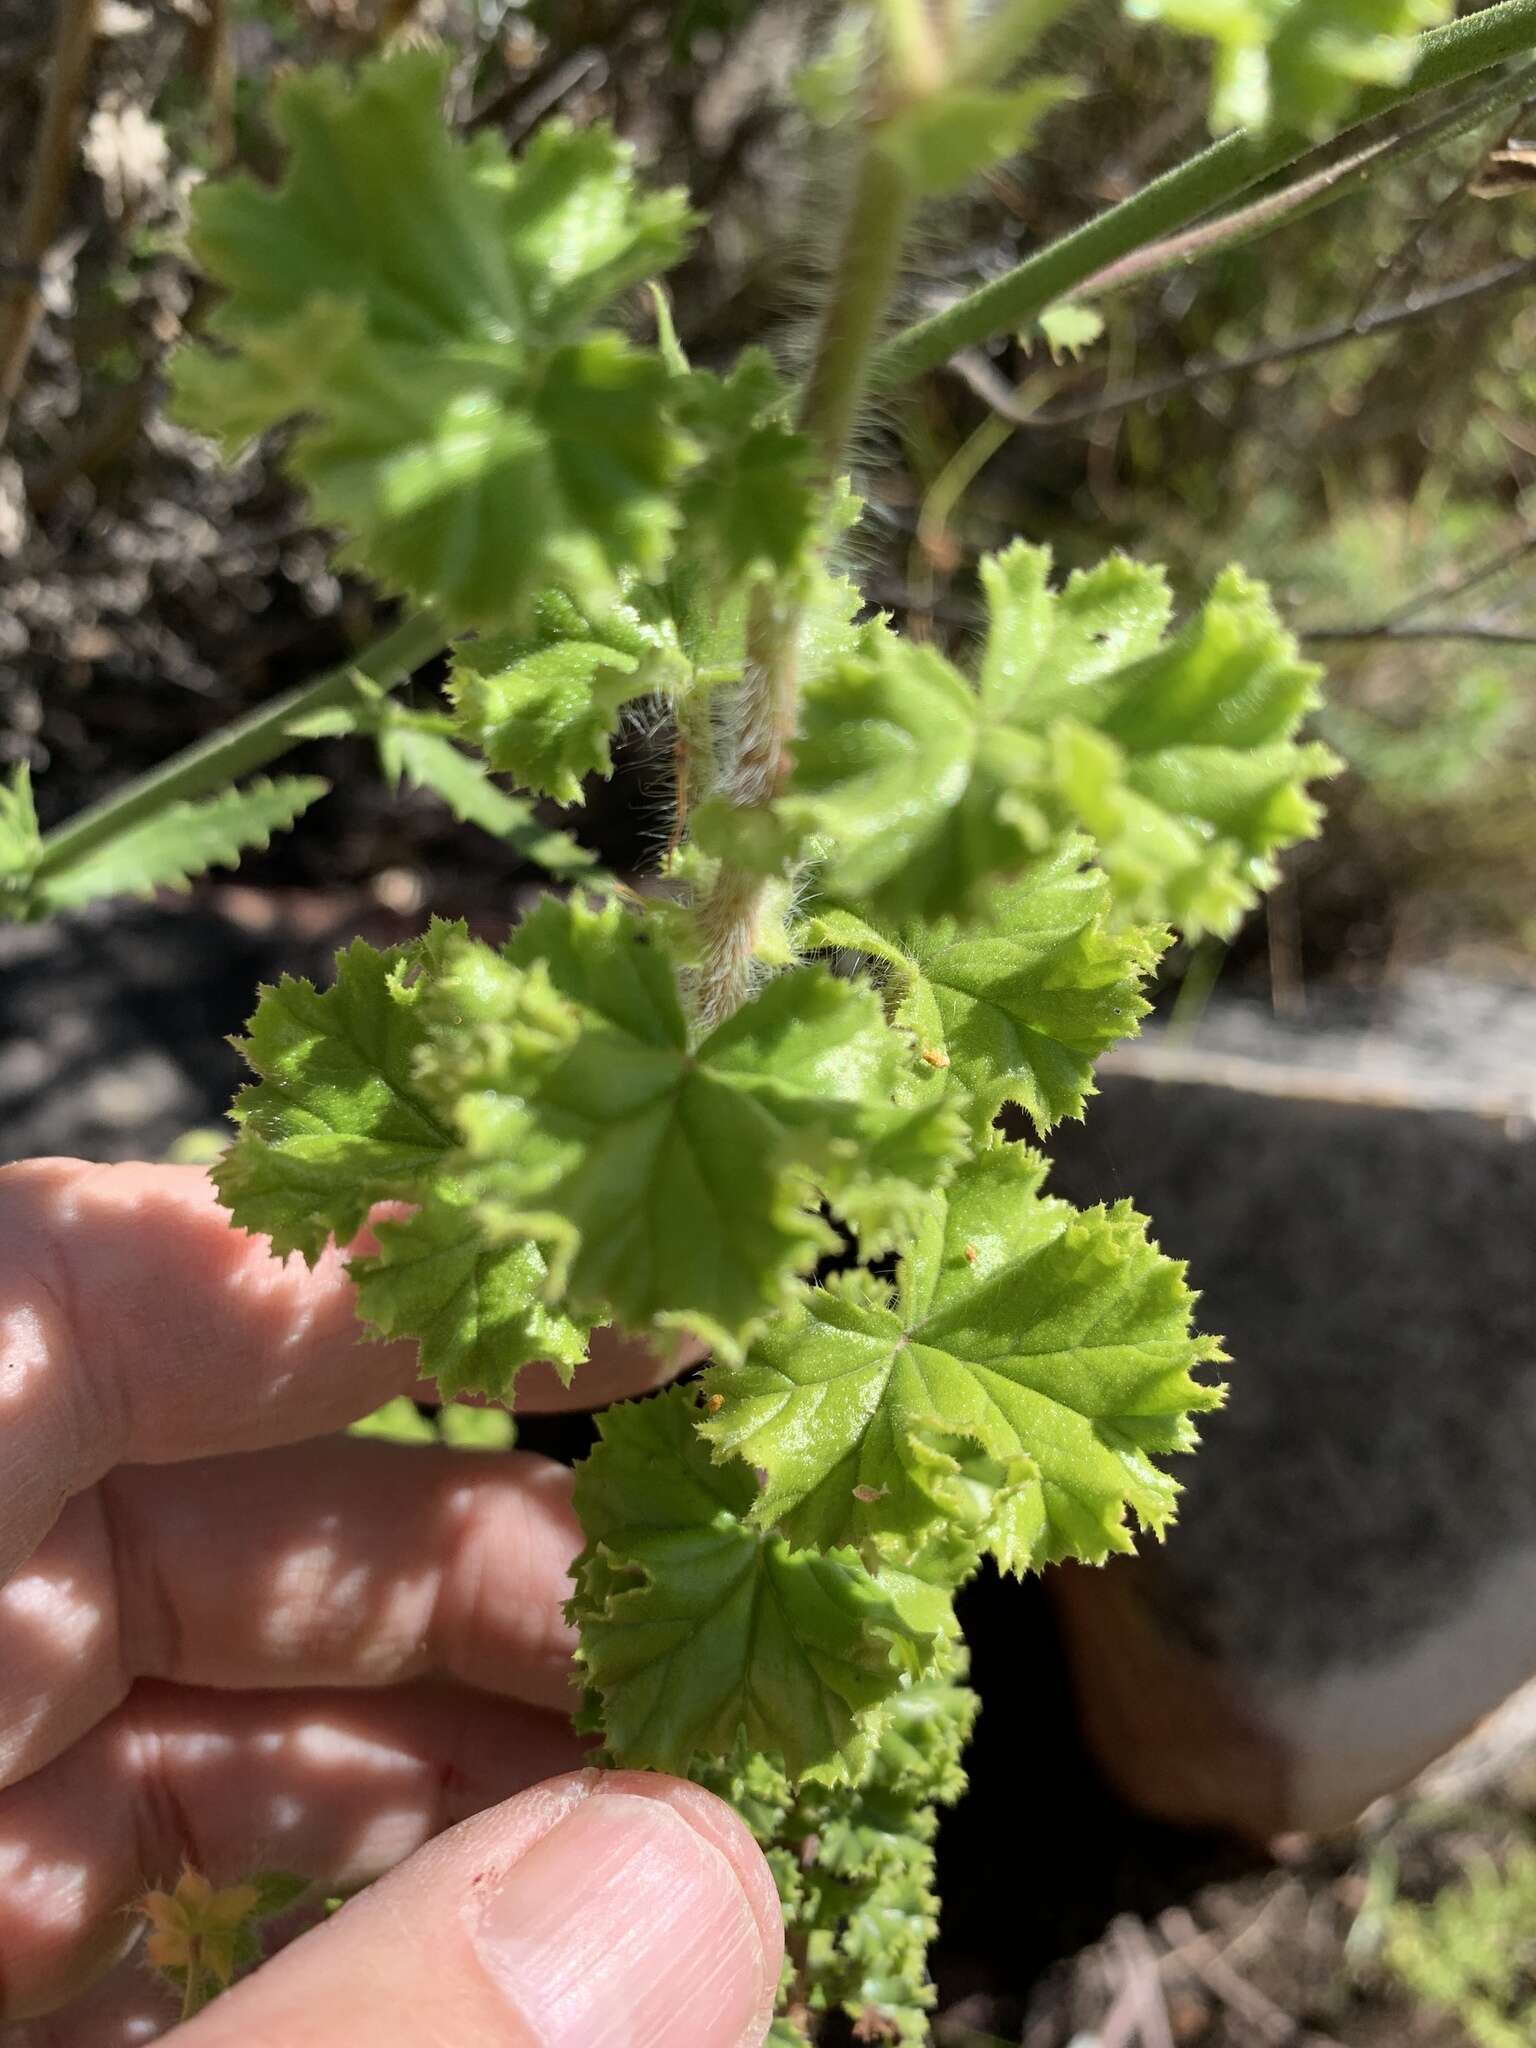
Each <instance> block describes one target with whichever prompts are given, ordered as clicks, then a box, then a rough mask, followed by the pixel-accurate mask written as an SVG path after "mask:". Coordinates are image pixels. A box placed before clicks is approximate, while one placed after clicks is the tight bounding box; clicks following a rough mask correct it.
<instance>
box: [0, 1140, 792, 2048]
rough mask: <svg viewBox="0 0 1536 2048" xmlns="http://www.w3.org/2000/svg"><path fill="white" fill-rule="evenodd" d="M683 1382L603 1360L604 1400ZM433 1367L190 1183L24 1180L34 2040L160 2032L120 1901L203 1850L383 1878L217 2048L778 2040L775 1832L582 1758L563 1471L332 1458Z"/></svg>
mask: <svg viewBox="0 0 1536 2048" xmlns="http://www.w3.org/2000/svg"><path fill="white" fill-rule="evenodd" d="M654 1370H655V1368H654V1367H653V1366H649V1365H648V1364H645V1363H642V1362H641V1361H640V1359H639V1357H638V1355H637V1354H636V1353H635V1352H634V1351H633V1350H632V1349H631V1350H629V1351H627V1352H626V1351H625V1350H624V1349H623V1347H617V1348H614V1347H610V1350H609V1353H608V1354H607V1356H606V1358H603V1359H599V1358H594V1361H593V1363H592V1365H591V1367H590V1368H588V1369H587V1375H586V1379H585V1383H584V1386H583V1384H582V1382H581V1381H580V1380H579V1381H578V1390H579V1391H584V1392H585V1393H586V1397H587V1399H588V1400H593V1399H596V1400H601V1399H605V1398H608V1397H609V1396H611V1395H612V1394H613V1393H615V1392H618V1391H620V1390H622V1389H623V1388H624V1387H625V1386H628V1387H629V1388H631V1389H632V1388H633V1387H635V1386H636V1385H638V1384H643V1380H644V1376H645V1375H646V1374H647V1373H649V1374H651V1375H654ZM414 1377H415V1347H414V1345H411V1344H373V1343H368V1342H365V1341H363V1340H362V1339H361V1337H360V1335H359V1332H358V1330H357V1328H356V1326H355V1324H354V1320H353V1308H352V1288H351V1284H350V1282H349V1281H348V1279H347V1274H346V1265H345V1260H344V1258H343V1257H341V1256H340V1255H337V1254H328V1255H327V1256H326V1257H325V1258H324V1259H322V1260H321V1262H320V1264H319V1265H318V1266H317V1267H316V1269H315V1270H314V1272H313V1273H310V1272H306V1271H305V1269H304V1268H303V1266H302V1264H301V1263H300V1262H299V1261H298V1260H296V1259H291V1260H288V1261H286V1262H285V1263H282V1264H279V1263H278V1262H277V1261H276V1260H274V1259H272V1258H271V1257H270V1256H269V1254H268V1249H267V1247H266V1245H265V1244H264V1243H263V1242H262V1241H260V1240H253V1239H251V1238H249V1237H246V1236H244V1235H241V1234H240V1233H238V1232H235V1231H233V1230H231V1229H230V1227H229V1223H228V1219H227V1217H226V1216H225V1215H224V1212H223V1211H222V1210H221V1209H219V1208H218V1206H217V1205H216V1203H215V1202H214V1200H213V1197H212V1194H211V1191H210V1190H209V1187H208V1184H207V1181H206V1179H205V1178H204V1176H203V1175H202V1174H201V1173H200V1172H198V1171H196V1170H194V1169H191V1168H179V1167H139V1166H122V1167H90V1166H83V1165H81V1164H79V1163H77V1162H72V1161H66V1160H43V1161H34V1162H29V1163H28V1164H26V1165H24V1166H18V1167H11V1168H8V1169H6V1170H4V1171H3V1172H0V2022H3V2021H11V2022H13V2024H12V2025H10V2026H3V2025H0V2042H3V2043H4V2044H5V2048H128V2044H129V2043H137V2042H143V2041H146V2040H150V2039H153V2038H155V2037H156V2035H157V2034H158V2033H159V2032H160V2031H162V2029H163V2028H164V2026H165V2024H166V2023H167V2021H166V2010H165V2006H164V2002H163V1999H162V1998H161V1996H160V1994H159V1992H158V1990H157V1988H156V1987H155V1986H154V1985H153V1984H152V1983H151V1981H150V1979H149V1978H148V1976H147V1975H146V1974H145V1973H144V1972H143V1971H142V1970H141V1969H140V1968H139V1967H138V1965H137V1963H136V1962H135V1960H134V1959H133V1958H132V1957H131V1956H130V1957H128V1958H127V1959H126V1960H125V1959H124V1952H125V1950H126V1949H127V1947H128V1944H129V1941H130V1939H131V1936H132V1933H133V1927H134V1923H133V1918H132V1915H131V1914H130V1913H129V1912H128V1911H127V1910H126V1909H127V1908H128V1907H129V1906H130V1904H131V1902H132V1900H133V1899H134V1898H135V1897H136V1896H138V1895H139V1894H141V1893H143V1892H144V1891H145V1890H146V1889H148V1888H150V1887H152V1886H156V1885H165V1886H169V1885H172V1884H174V1882H175V1880H176V1877H177V1874H178V1871H179V1870H180V1868H181V1866H182V1865H183V1863H186V1864H189V1865H191V1866H192V1867H194V1868H196V1869H197V1870H199V1871H202V1872H204V1873H205V1874H207V1875H208V1876H209V1877H210V1878H211V1879H212V1880H213V1882H214V1883H215V1884H221V1885H222V1884H230V1883H235V1882H238V1881H239V1880H241V1879H243V1878H245V1877H247V1876H249V1875H250V1874H251V1873H252V1872H253V1871H255V1870H258V1869H266V1870H290V1871H295V1872H300V1873H302V1874H303V1875H305V1876H307V1877H310V1878H313V1879H314V1880H316V1881H317V1883H318V1884H319V1885H320V1886H321V1887H323V1888H324V1889H326V1890H330V1891H335V1890H338V1889H342V1890H346V1889H350V1888H352V1887H354V1886H357V1885H361V1884H364V1883H367V1882H368V1881H370V1880H372V1879H375V1878H380V1877H381V1876H383V1873H385V1872H386V1871H388V1872H390V1873H391V1874H390V1875H388V1876H387V1877H383V1881H382V1882H381V1883H379V1884H377V1885H375V1886H373V1887H372V1888H371V1889H370V1890H368V1891H366V1892H364V1893H363V1894H362V1895H361V1896H360V1897H359V1898H357V1899H355V1900H354V1901H353V1902H352V1903H350V1904H349V1905H347V1906H346V1907H345V1908H344V1909H343V1910H342V1911H341V1912H340V1913H339V1914H337V1915H336V1916H335V1917H334V1918H332V1919H330V1920H328V1921H326V1922H324V1923H323V1924H322V1925H320V1926H318V1927H316V1928H314V1929H313V1931H311V1932H310V1933H308V1934H306V1935H304V1936H302V1938H300V1939H299V1940H298V1941H296V1942H295V1943H294V1944H293V1945H292V1946H291V1947H289V1948H287V1949H285V1950H284V1951H283V1952H282V1953H281V1955H279V1956H278V1957H277V1958H276V1959H275V1960H274V1961H272V1962H270V1963H268V1964H267V1965H266V1966H264V1967H263V1968H262V1969H261V1970H259V1971H258V1972H257V1973H256V1974H255V1975H254V1976H252V1977H250V1978H248V1979H247V1980H246V1981H245V1982H244V1983H242V1984H240V1985H238V1986H237V1987H236V1988H235V1989H234V1990H233V1991H231V1992H230V1993H228V1994H227V1995H225V1996H224V1997H221V1998H220V1999H218V2000H217V2001H216V2002H215V2003H214V2004H213V2005H212V2006H210V2007H209V2008H208V2009H207V2010H206V2012H205V2013H204V2014H203V2015H202V2016H201V2017H199V2018H196V2019H194V2020H192V2021H190V2022H189V2023H188V2024H187V2026H186V2027H185V2029H184V2030H182V2032H181V2034H180V2036H179V2038H180V2039H182V2040H184V2041H185V2042H186V2043H187V2044H188V2048H237V2044H238V2048H255V2044H257V2043H271V2044H274V2048H275V2044H277V2043H281V2044H282V2048H358V2044H366V2048H662V2044H663V2043H666V2044H668V2048H756V2044H757V2043H759V2042H760V2041H761V2039H762V2036H763V2033H764V2031H765V2029H766V2027H767V2023H768V2015H769V2013H770V2011H771V2004H772V1996H773V1990H774V1985H775V1983H776V1980H777V1976H778V1965H779V1956H780V1951H781V1931H780V1926H779V1915H778V1905H777V1900H776V1898H775V1895H774V1889H773V1883H772V1879H771V1877H770V1875H769V1872H768V1869H767V1866H766V1864H765V1863H764V1861H763V1859H762V1856H761V1854H760V1853H759V1851H758V1849H757V1847H756V1844H755V1843H754V1842H753V1841H752V1838H751V1836H750V1834H749V1833H748V1832H747V1830H746V1829H745V1827H744V1826H743V1825H742V1823H741V1822H740V1821H739V1820H738V1819H737V1818H736V1816H735V1815H734V1814H733V1813H731V1812H730V1810H729V1809H728V1808H727V1807H725V1806H724V1805H722V1804H721V1803H720V1802H719V1801H717V1800H715V1799H713V1798H712V1797H711V1796H710V1795H709V1794H707V1793H705V1792H703V1791H702V1790H700V1789H699V1788H698V1787H696V1786H692V1785H686V1784H683V1783H681V1782H679V1781H677V1780H675V1779H669V1778H663V1777H658V1776H652V1775H649V1774H639V1773H611V1774H610V1773H599V1772H594V1771H590V1770H582V1769H581V1768H580V1765H581V1761H582V1752H581V1746H580V1744H579V1743H578V1741H577V1739H576V1738H575V1736H574V1735H573V1734H572V1733H571V1730H570V1727H569V1723H568V1718H567V1717H568V1713H569V1708H570V1704H571V1692H570V1675H571V1674H570V1651H571V1647H572V1644H571V1637H570V1632H569V1630H568V1628H567V1625H566V1623H565V1622H564V1620H563V1618H562V1614H561V1605H562V1602H563V1600H564V1598H565V1596H566V1593H567V1591H568V1578H567V1567H568V1564H569V1561H570V1559H571V1557H572V1555H573V1554H574V1552H575V1550H576V1549H577V1548H578V1547H579V1544H580V1541H581V1537H580V1530H579V1527H578V1525H577V1522H576V1518H575V1515H574V1513H573V1511H572V1508H571V1503H570V1482H569V1475H568V1474H567V1473H566V1472H564V1471H563V1470H562V1469H561V1468H560V1467H559V1466H557V1465H554V1464H552V1463H550V1462H549V1461H548V1460H546V1459H542V1458H537V1457H534V1456H531V1455H529V1454H528V1453H525V1452H513V1453H511V1454H509V1455H507V1456H504V1457H494V1458H491V1457H475V1456H469V1455H466V1454H464V1453H461V1452H454V1451H449V1450H446V1449H444V1450H438V1449H432V1448H423V1447H416V1446H411V1447H401V1446H396V1445H392V1444H386V1443H377V1442H365V1441H360V1440H357V1439H353V1438H347V1437H335V1436H332V1437H329V1438H327V1439H324V1440H320V1441H315V1440H312V1439H315V1438H316V1437H317V1433H320V1432H326V1431H334V1430H338V1429H340V1428H341V1427H342V1426H343V1425H344V1424H346V1423H348V1422H350V1421H352V1420H354V1419H355V1418H356V1417H358V1416H359V1415H362V1414H365V1413H367V1412H368V1411H370V1410H371V1409H373V1408H375V1407H377V1406H378V1405H379V1404H380V1402H382V1401H383V1400H385V1399H387V1398H388V1397H389V1396H390V1395H392V1394H395V1393H400V1392H404V1391H406V1390H408V1389H409V1387H410V1386H411V1385H412V1383H413V1381H414ZM530 1377H533V1375H530ZM542 1391H543V1395H544V1401H543V1405H548V1406H556V1405H561V1402H560V1394H559V1389H558V1384H557V1383H556V1382H555V1381H554V1380H553V1377H552V1376H551V1377H550V1378H549V1380H548V1382H547V1384H546V1385H545V1386H544V1388H543V1390H542ZM444 1830H446V1831H447V1832H444ZM423 1845H429V1846H423ZM418 1852H419V1853H418ZM396 1865H400V1867H399V1868H398V1869H396V1868H394V1866H396Z"/></svg>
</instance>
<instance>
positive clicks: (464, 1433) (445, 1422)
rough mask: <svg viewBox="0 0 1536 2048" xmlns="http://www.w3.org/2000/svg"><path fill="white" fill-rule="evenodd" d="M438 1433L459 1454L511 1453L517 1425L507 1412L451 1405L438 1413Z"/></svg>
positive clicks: (454, 1402)
mask: <svg viewBox="0 0 1536 2048" xmlns="http://www.w3.org/2000/svg"><path fill="white" fill-rule="evenodd" d="M437 1433H438V1435H439V1437H440V1438H441V1439H442V1441H443V1442H444V1443H445V1444H449V1445H451V1446H452V1448H453V1449H454V1450H456V1451H510V1450H512V1449H514V1448H515V1446H516V1443H517V1423H516V1421H515V1420H514V1419H513V1417H512V1416H510V1415H509V1414H508V1413H507V1411H506V1409H505V1408H470V1407H467V1406H466V1405H465V1403H464V1402H462V1401H450V1402H448V1403H447V1404H446V1406H444V1407H443V1408H440V1409H439V1410H438V1415H437Z"/></svg>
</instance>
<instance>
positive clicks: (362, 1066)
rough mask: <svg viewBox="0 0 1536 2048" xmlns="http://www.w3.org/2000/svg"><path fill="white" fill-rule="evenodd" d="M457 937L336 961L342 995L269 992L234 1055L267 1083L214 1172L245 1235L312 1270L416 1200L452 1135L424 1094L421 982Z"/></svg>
mask: <svg viewBox="0 0 1536 2048" xmlns="http://www.w3.org/2000/svg"><path fill="white" fill-rule="evenodd" d="M461 931H462V927H453V926H445V925H436V924H435V925H434V926H433V927H432V929H431V930H430V931H429V932H428V934H427V935H426V937H425V938H423V939H420V940H417V941H416V942H415V943H414V944H412V945H409V946H395V947H391V948H390V949H389V950H388V951H387V952H383V953H379V952H376V951H375V950H374V948H373V947H372V946H370V945H368V944H367V943H366V941H364V940H362V939H357V940H354V941H353V943H352V944H351V945H350V946H349V947H348V948H347V949H346V951H345V952H343V953H341V954H339V955H338V956H337V961H336V980H335V984H334V986H332V987H331V988H329V989H326V990H325V991H324V992H323V993H321V992H320V991H318V990H317V989H316V988H315V987H314V986H313V984H312V983H310V982H308V981H300V980H295V979H292V978H290V977H288V976H285V977H284V978H283V979H282V980H281V981H280V982H279V983H278V984H277V986H276V987H275V988H268V989H263V990H262V993H261V1000H260V1002H259V1003H258V1005H257V1009H256V1014H255V1016H254V1017H253V1018H252V1019H251V1023H250V1035H249V1036H248V1037H247V1038H246V1039H245V1040H244V1041H243V1043H242V1044H241V1047H240V1050H241V1051H242V1052H243V1053H244V1055H245V1058H246V1061H247V1062H248V1064H249V1065H250V1067H251V1068H252V1070H253V1071H254V1072H255V1073H256V1074H257V1076H258V1077H259V1078H258V1080H257V1082H256V1084H255V1085H254V1086H251V1087H247V1088H244V1089H242V1090H241V1092H240V1094H239V1095H238V1096H237V1097H236V1098H235V1104H234V1108H233V1110H232V1112H231V1114H232V1115H233V1117H234V1119H235V1121H236V1123H237V1124H238V1125H239V1126H240V1134H239V1136H238V1137H237V1138H236V1140H235V1142H234V1144H233V1145H232V1146H231V1147H230V1149H229V1151H228V1152H227V1153H226V1154H225V1155H224V1157H223V1159H222V1160H220V1162H219V1164H218V1166H217V1167H216V1168H215V1169H214V1180H215V1182H216V1183H217V1186H218V1190H219V1194H220V1197H221V1198H222V1200H223V1201H224V1203H225V1206H226V1207H227V1208H229V1209H230V1210H231V1211H232V1212H233V1214H234V1218H235V1221H236V1222H237V1223H238V1224H240V1226H241V1227H242V1228H243V1229H245V1230H254V1231H259V1232H262V1233H263V1234H265V1235H266V1236H269V1237H270V1238H271V1240H272V1248H273V1250H274V1251H276V1252H277V1253H278V1254H279V1255H280V1256H283V1257H286V1256H287V1254H288V1253H289V1252H295V1251H297V1252H302V1253H303V1255H304V1257H305V1259H306V1260H308V1262H309V1263H310V1264H311V1265H313V1263H314V1261H315V1260H316V1259H317V1258H318V1257H319V1255H320V1253H321V1252H322V1251H323V1250H324V1248H325V1244H326V1240H327V1238H328V1237H330V1236H331V1235H333V1234H334V1236H335V1237H336V1238H337V1240H338V1241H339V1242H340V1243H343V1244H344V1243H346V1242H347V1241H348V1240H349V1239H351V1238H353V1237H355V1236H356V1235H357V1233H358V1231H359V1230H360V1229H361V1228H362V1226H363V1224H364V1222H365V1221H366V1219H367V1216H368V1211H369V1210H370V1209H371V1208H372V1206H373V1205H374V1203H375V1202H380V1201H387V1200H392V1199H394V1200H412V1199H416V1198H417V1197H418V1196H419V1195H420V1194H421V1193H422V1192H423V1191H424V1190H425V1189H426V1187H427V1186H428V1184H429V1183H430V1182H431V1181H432V1180H433V1179H434V1178H435V1177H436V1176H437V1174H438V1172H439V1171H440V1169H441V1167H442V1164H443V1161H444V1159H445V1157H446V1155H447V1154H448V1152H449V1151H450V1150H451V1148H452V1146H453V1143H454V1137H453V1131H452V1128H451V1126H450V1125H448V1124H447V1123H445V1122H444V1121H442V1120H441V1119H440V1118H439V1116H438V1114H437V1112H436V1111H435V1110H434V1109H433V1107H432V1105H431V1103H430V1102H429V1101H428V1099H427V1097H426V1095H425V1094H424V1093H423V1091H422V1090H421V1088H420V1087H419V1086H418V1085H417V1082H416V1079H415V1072H414V1068H415V1063H416V1059H417V1055H418V1053H419V1051H420V1050H421V1048H422V1046H423V1043H424V1039H425V1032H424V1029H423V1025H422V1018H421V1006H420V999H421V995H422V993H423V990H424V989H425V988H426V987H427V986H428V982H427V980H426V978H425V977H424V975H423V972H422V970H423V969H424V968H425V967H428V966H430V964H431V963H432V962H433V961H434V960H435V959H436V958H437V957H438V956H439V955H440V953H441V952H442V950H443V949H444V948H445V947H446V946H447V945H448V944H449V943H450V941H451V940H452V939H453V938H454V937H455V935H456V934H457V933H459V932H461Z"/></svg>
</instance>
